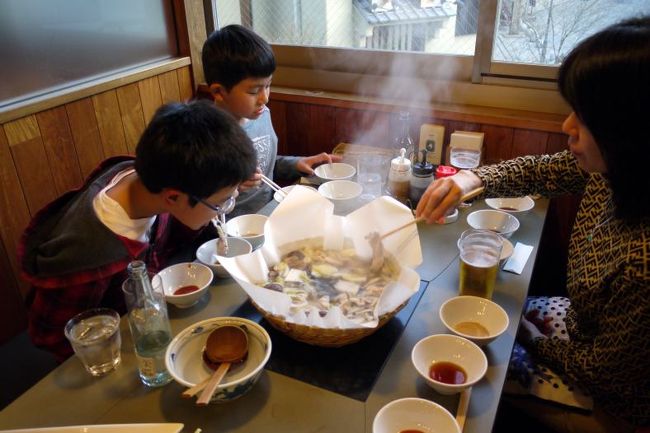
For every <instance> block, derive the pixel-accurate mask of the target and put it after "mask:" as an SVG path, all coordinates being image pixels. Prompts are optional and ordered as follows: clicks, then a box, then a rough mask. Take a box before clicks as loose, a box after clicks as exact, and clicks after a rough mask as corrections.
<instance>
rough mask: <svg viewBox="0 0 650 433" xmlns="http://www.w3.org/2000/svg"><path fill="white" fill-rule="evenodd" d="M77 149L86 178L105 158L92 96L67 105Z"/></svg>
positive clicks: (82, 172)
mask: <svg viewBox="0 0 650 433" xmlns="http://www.w3.org/2000/svg"><path fill="white" fill-rule="evenodd" d="M65 110H66V112H67V113H68V122H70V130H71V131H72V137H73V140H74V146H75V149H76V150H77V158H78V159H79V167H80V168H81V174H82V176H83V177H84V178H85V177H86V176H88V175H89V174H90V172H91V171H93V170H94V169H95V168H96V167H97V165H98V164H99V163H100V162H101V161H102V160H103V159H104V148H103V147H102V139H101V137H100V136H99V126H98V125H97V117H95V108H94V107H93V101H92V99H91V98H84V99H80V100H78V101H75V102H71V103H69V104H67V105H66V106H65Z"/></svg>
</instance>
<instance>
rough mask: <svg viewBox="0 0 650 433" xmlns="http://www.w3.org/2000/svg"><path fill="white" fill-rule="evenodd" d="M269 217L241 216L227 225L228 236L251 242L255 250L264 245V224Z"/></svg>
mask: <svg viewBox="0 0 650 433" xmlns="http://www.w3.org/2000/svg"><path fill="white" fill-rule="evenodd" d="M268 219H269V217H267V216H266V215H260V214H255V213H253V214H248V215H239V216H238V217H235V218H233V219H231V220H228V222H227V223H226V234H227V235H228V236H232V237H237V238H243V239H246V240H247V241H248V242H250V244H251V246H252V247H253V250H256V249H258V248H259V247H261V246H262V244H264V224H266V220H268Z"/></svg>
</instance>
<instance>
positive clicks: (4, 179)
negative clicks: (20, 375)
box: [0, 126, 30, 303]
mask: <svg viewBox="0 0 650 433" xmlns="http://www.w3.org/2000/svg"><path fill="white" fill-rule="evenodd" d="M0 185H2V187H1V188H0V240H1V243H2V245H3V250H4V252H5V254H6V258H5V262H6V263H9V264H10V266H11V269H12V270H13V272H12V273H6V274H4V273H3V276H4V278H2V280H3V281H4V284H3V286H6V287H8V288H10V289H11V290H16V289H17V287H18V285H17V283H18V274H19V272H18V269H19V266H18V261H17V258H16V249H17V247H18V242H19V240H20V235H21V234H22V232H23V230H24V229H25V227H26V226H27V224H28V223H29V219H30V214H29V208H28V206H27V201H26V200H25V196H24V193H23V189H22V188H21V182H20V179H19V177H18V171H17V170H16V166H15V164H14V160H13V157H12V155H11V151H10V149H9V142H8V140H7V136H6V135H5V130H4V128H3V127H2V126H0ZM3 270H4V269H3ZM3 299H4V297H3ZM0 303H4V301H2V302H0Z"/></svg>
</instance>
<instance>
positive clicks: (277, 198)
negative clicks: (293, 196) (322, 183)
mask: <svg viewBox="0 0 650 433" xmlns="http://www.w3.org/2000/svg"><path fill="white" fill-rule="evenodd" d="M296 186H302V187H305V188H309V189H311V190H314V191H316V188H314V187H313V186H309V185H289V186H285V187H284V188H282V191H283V192H284V193H285V194H289V193H290V192H291V190H292V189H293V188H294V187H296ZM273 199H274V200H275V201H277V202H278V203H280V202H281V201H282V200H284V196H282V194H280V193H279V192H278V191H276V192H275V194H273Z"/></svg>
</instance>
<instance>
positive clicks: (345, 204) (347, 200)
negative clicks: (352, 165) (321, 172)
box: [318, 180, 363, 214]
mask: <svg viewBox="0 0 650 433" xmlns="http://www.w3.org/2000/svg"><path fill="white" fill-rule="evenodd" d="M318 192H319V193H320V195H322V196H323V197H325V198H327V199H329V200H330V201H331V202H332V203H334V212H335V213H337V214H341V213H346V212H349V211H351V210H353V208H354V205H355V203H356V202H357V199H358V198H359V196H360V195H361V192H363V187H362V186H361V185H359V184H358V183H356V182H353V181H351V180H333V181H331V182H327V183H324V184H322V185H321V186H319V187H318Z"/></svg>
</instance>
